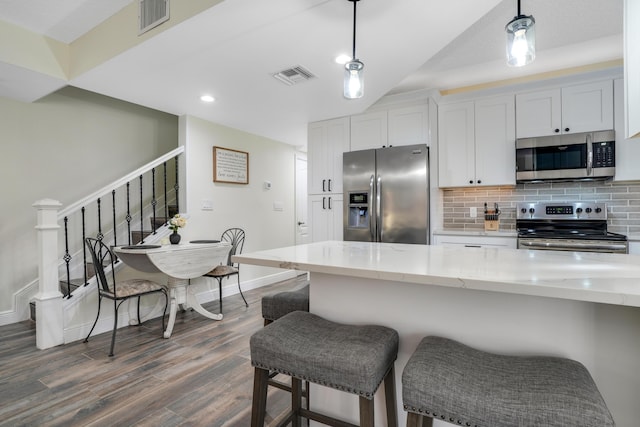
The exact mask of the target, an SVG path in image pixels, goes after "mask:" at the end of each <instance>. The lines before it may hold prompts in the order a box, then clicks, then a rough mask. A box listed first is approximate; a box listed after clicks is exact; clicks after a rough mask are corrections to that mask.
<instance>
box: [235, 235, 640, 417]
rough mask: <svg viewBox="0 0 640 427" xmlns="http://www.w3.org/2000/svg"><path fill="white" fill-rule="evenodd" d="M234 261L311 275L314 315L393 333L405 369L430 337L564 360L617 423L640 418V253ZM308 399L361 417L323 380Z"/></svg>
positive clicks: (433, 249) (406, 251)
mask: <svg viewBox="0 0 640 427" xmlns="http://www.w3.org/2000/svg"><path fill="white" fill-rule="evenodd" d="M234 259H235V261H237V262H240V263H243V264H254V265H261V266H267V267H276V268H284V269H295V270H302V271H309V273H310V281H311V291H310V310H311V311H312V312H314V313H316V314H318V315H321V316H323V317H326V318H328V319H330V320H334V321H339V322H345V323H376V324H381V325H385V326H389V327H392V328H395V329H396V330H398V332H399V333H400V350H399V354H398V360H397V364H396V369H397V372H398V373H401V372H402V369H403V367H404V365H405V363H406V361H407V359H408V358H409V356H410V355H411V353H412V352H413V351H414V349H415V347H416V346H417V344H418V342H419V341H420V339H421V338H422V337H423V336H425V335H429V334H432V335H441V336H445V337H448V338H452V339H456V340H459V341H461V342H463V343H465V344H468V345H471V346H474V347H477V348H479V349H482V350H487V351H493V352H498V353H504V354H540V355H557V356H562V357H568V358H571V359H575V360H578V361H580V362H581V363H583V364H584V365H585V366H586V367H587V369H589V371H590V372H591V375H592V376H593V377H594V380H595V381H596V383H597V385H598V387H599V389H600V392H601V393H602V395H603V397H604V399H605V401H606V402H607V405H608V406H609V409H610V410H611V412H612V414H613V416H614V419H615V421H616V423H617V425H618V426H633V425H635V423H636V422H637V420H638V419H640V405H638V396H640V256H633V255H616V254H601V253H583V252H555V251H528V250H517V249H494V248H464V247H460V248H458V247H443V246H426V245H406V244H384V243H367V242H342V241H327V242H317V243H311V244H308V245H300V246H291V247H286V248H278V249H272V250H266V251H261V252H254V253H247V254H243V255H238V256H235V257H234ZM400 379H401V375H400V374H398V375H397V379H396V381H397V390H398V396H399V399H398V406H399V407H398V410H399V417H400V424H401V425H402V424H403V423H404V419H405V413H404V411H403V410H402V403H401V401H402V399H401V390H402V388H401V384H400ZM311 395H312V399H313V401H312V404H313V405H316V406H317V407H322V409H323V410H327V411H328V412H329V413H333V415H335V416H340V417H343V418H344V417H346V418H348V419H351V420H352V421H355V420H357V407H358V406H357V400H356V399H354V400H353V401H351V400H349V399H346V398H345V396H344V395H343V394H341V393H334V392H333V390H329V389H326V388H320V387H316V388H315V390H314V391H312V394H311ZM376 407H377V409H378V410H381V409H383V408H384V404H383V401H382V396H376ZM376 419H377V420H383V419H384V417H383V416H382V413H381V412H380V413H377V414H376ZM436 425H437V423H436Z"/></svg>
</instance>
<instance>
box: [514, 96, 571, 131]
mask: <svg viewBox="0 0 640 427" xmlns="http://www.w3.org/2000/svg"><path fill="white" fill-rule="evenodd" d="M561 114H562V111H561V93H560V89H551V90H544V91H538V92H529V93H521V94H518V95H516V135H517V137H518V138H529V137H534V136H545V135H554V134H556V133H560V129H561V127H562V121H561V120H562V116H561Z"/></svg>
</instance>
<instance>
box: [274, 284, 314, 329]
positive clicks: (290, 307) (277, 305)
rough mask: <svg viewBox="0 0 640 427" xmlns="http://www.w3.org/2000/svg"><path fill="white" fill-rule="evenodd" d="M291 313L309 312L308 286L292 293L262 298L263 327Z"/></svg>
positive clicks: (281, 293)
mask: <svg viewBox="0 0 640 427" xmlns="http://www.w3.org/2000/svg"><path fill="white" fill-rule="evenodd" d="M292 311H309V285H308V284H307V285H305V286H303V287H302V288H300V289H296V290H293V291H284V292H278V293H276V294H273V295H265V296H264V297H262V318H263V319H264V324H265V326H266V325H268V324H269V323H271V322H273V321H274V320H277V319H279V318H281V317H282V316H284V315H285V314H289V313H291V312H292Z"/></svg>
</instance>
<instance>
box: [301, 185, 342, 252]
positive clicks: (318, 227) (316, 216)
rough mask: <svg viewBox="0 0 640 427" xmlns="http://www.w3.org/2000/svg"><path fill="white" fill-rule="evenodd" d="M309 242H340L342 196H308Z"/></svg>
mask: <svg viewBox="0 0 640 427" xmlns="http://www.w3.org/2000/svg"><path fill="white" fill-rule="evenodd" d="M309 222H310V224H311V241H312V242H321V241H324V240H342V194H331V195H319V194H318V195H310V196H309Z"/></svg>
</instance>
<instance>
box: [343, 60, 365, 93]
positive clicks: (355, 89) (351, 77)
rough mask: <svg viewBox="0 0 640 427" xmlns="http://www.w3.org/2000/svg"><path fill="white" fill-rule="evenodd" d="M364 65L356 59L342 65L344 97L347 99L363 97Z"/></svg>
mask: <svg viewBox="0 0 640 427" xmlns="http://www.w3.org/2000/svg"><path fill="white" fill-rule="evenodd" d="M363 70H364V64H363V63H362V62H360V61H358V60H357V59H354V60H352V61H349V62H347V63H346V64H345V65H344V97H345V98H347V99H356V98H362V95H364V78H363Z"/></svg>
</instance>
